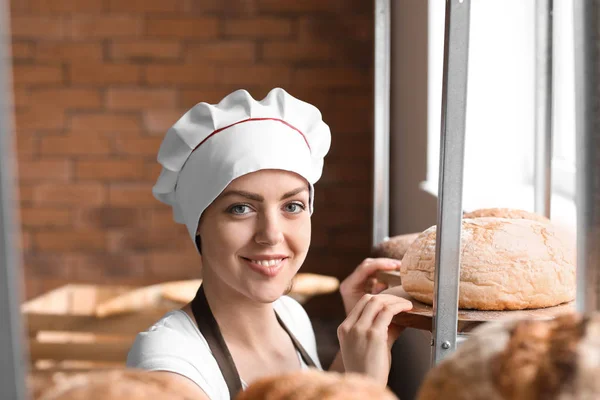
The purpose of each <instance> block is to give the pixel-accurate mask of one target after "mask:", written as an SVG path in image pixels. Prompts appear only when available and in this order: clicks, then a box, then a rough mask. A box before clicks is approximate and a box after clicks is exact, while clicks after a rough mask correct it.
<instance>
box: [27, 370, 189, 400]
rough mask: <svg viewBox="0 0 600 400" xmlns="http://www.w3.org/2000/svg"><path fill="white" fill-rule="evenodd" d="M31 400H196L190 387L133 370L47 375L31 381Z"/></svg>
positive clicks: (31, 377) (34, 377) (32, 375)
mask: <svg viewBox="0 0 600 400" xmlns="http://www.w3.org/2000/svg"><path fill="white" fill-rule="evenodd" d="M28 387H29V393H30V396H31V398H32V400H146V399H161V400H193V399H194V398H195V396H194V393H192V392H191V391H190V387H189V386H185V385H182V384H181V383H180V382H178V381H173V380H170V379H169V378H168V377H166V376H165V375H159V374H154V373H151V372H148V371H142V370H134V369H115V370H106V371H94V372H79V373H65V372H57V373H54V374H52V375H47V374H45V373H43V372H37V373H33V374H31V375H30V376H29V379H28Z"/></svg>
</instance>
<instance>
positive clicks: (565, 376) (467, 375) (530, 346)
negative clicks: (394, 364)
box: [417, 313, 600, 400]
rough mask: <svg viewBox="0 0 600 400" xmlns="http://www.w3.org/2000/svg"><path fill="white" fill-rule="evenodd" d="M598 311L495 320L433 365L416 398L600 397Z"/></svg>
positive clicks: (537, 399) (528, 399) (545, 399)
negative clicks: (587, 314) (542, 317)
mask: <svg viewBox="0 0 600 400" xmlns="http://www.w3.org/2000/svg"><path fill="white" fill-rule="evenodd" d="M598 377H600V314H597V313H596V314H593V315H590V316H588V317H586V318H582V317H581V316H579V315H577V314H568V315H564V316H561V317H558V318H556V319H554V320H547V321H531V320H517V321H516V320H512V321H496V322H490V323H487V324H484V325H482V326H480V327H478V328H476V329H475V330H474V331H473V332H472V333H471V337H470V338H469V339H468V340H467V341H466V342H464V343H463V344H461V345H460V347H459V348H458V349H457V351H456V352H454V353H453V354H452V355H451V356H450V357H448V358H447V359H445V360H444V361H442V362H441V363H440V364H438V365H437V366H436V367H434V368H433V369H431V370H430V371H429V372H428V374H427V375H426V377H425V379H424V381H423V384H422V385H421V388H420V390H419V394H418V397H417V399H418V400H437V399H445V400H480V399H481V400H553V399H560V400H587V399H598V398H600V379H598Z"/></svg>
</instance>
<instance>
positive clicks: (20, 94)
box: [13, 86, 29, 108]
mask: <svg viewBox="0 0 600 400" xmlns="http://www.w3.org/2000/svg"><path fill="white" fill-rule="evenodd" d="M13 101H14V106H15V107H16V108H25V107H27V106H29V89H27V88H24V87H23V86H19V87H14V88H13Z"/></svg>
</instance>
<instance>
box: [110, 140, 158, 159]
mask: <svg viewBox="0 0 600 400" xmlns="http://www.w3.org/2000/svg"><path fill="white" fill-rule="evenodd" d="M162 140H163V138H162V137H149V138H139V139H130V138H117V153H118V154H123V155H129V156H149V157H154V156H156V155H157V154H158V149H159V148H160V144H161V143H162Z"/></svg>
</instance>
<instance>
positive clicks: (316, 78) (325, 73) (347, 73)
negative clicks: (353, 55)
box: [293, 67, 372, 88]
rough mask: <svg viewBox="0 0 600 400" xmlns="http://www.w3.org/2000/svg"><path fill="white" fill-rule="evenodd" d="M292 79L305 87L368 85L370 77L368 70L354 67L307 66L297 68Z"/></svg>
mask: <svg viewBox="0 0 600 400" xmlns="http://www.w3.org/2000/svg"><path fill="white" fill-rule="evenodd" d="M293 80H294V82H296V83H302V84H304V85H306V86H307V87H331V88H338V87H357V86H364V87H368V86H369V85H370V84H371V81H372V77H371V74H370V73H369V72H365V71H361V70H359V69H355V68H344V67H309V68H298V69H297V70H296V71H295V72H294V78H293Z"/></svg>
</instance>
